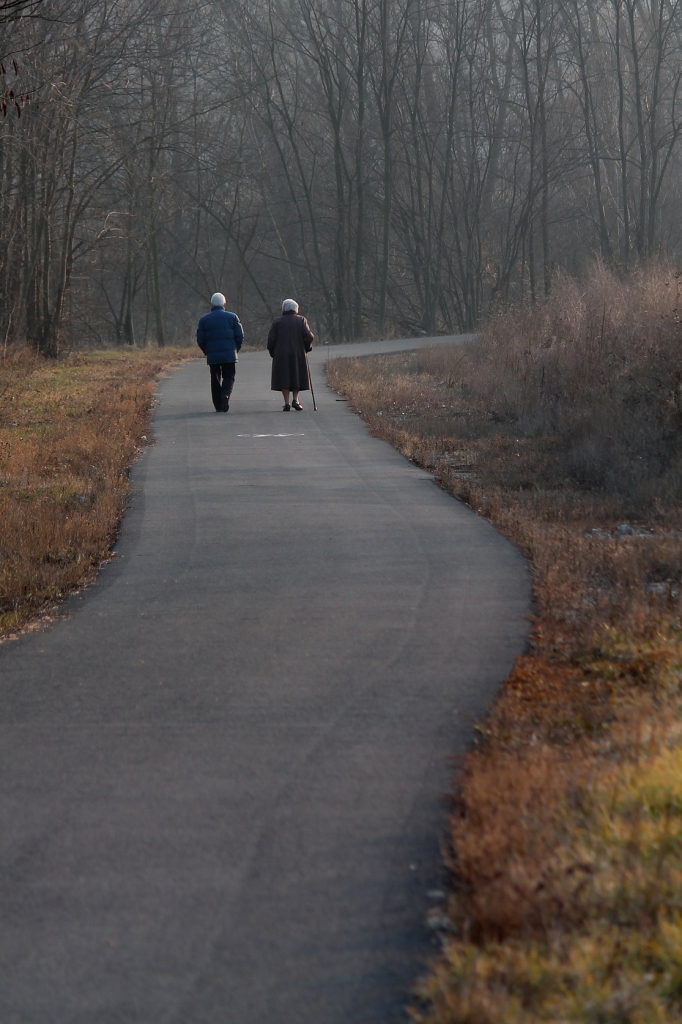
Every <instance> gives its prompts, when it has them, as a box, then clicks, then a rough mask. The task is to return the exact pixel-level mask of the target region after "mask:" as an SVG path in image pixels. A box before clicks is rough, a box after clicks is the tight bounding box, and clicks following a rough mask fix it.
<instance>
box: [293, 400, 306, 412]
mask: <svg viewBox="0 0 682 1024" xmlns="http://www.w3.org/2000/svg"><path fill="white" fill-rule="evenodd" d="M291 404H292V405H293V407H294V409H295V410H296V412H303V406H302V405H301V403H300V402H299V400H298V398H295V399H294V400H293V402H292V403H291Z"/></svg>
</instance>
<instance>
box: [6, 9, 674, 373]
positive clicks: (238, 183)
mask: <svg viewBox="0 0 682 1024" xmlns="http://www.w3.org/2000/svg"><path fill="white" fill-rule="evenodd" d="M0 12H1V14H2V21H1V23H0V55H1V56H2V62H3V63H2V71H3V78H2V80H0V94H1V96H0V98H1V100H2V113H3V115H4V116H3V117H2V118H0V193H1V197H2V217H1V222H0V233H1V244H0V260H1V261H2V274H1V275H0V332H1V333H0V344H1V345H3V347H6V346H7V345H11V344H13V343H14V342H16V341H22V340H24V339H27V340H28V341H29V342H30V343H31V344H32V345H34V346H35V347H36V348H37V349H38V350H40V351H41V352H44V353H46V354H49V353H54V352H56V351H57V350H58V349H59V347H60V346H61V345H64V344H69V345H71V344H74V343H75V344H78V343H88V344H90V343H95V344H96V343H101V344H109V343H112V342H113V343H120V344H135V343H138V344H139V343H142V342H146V341H148V340H150V341H153V342H156V343H158V344H159V345H163V344H166V343H170V342H178V341H180V342H182V341H185V340H188V339H189V337H190V332H191V330H192V327H193V325H194V322H195V320H196V317H197V315H198V314H199V313H201V312H203V311H204V310H205V308H206V298H207V296H209V295H210V294H211V292H213V291H214V290H216V289H220V290H222V291H224V292H225V293H226V294H227V296H228V305H229V306H230V307H231V308H233V309H236V310H237V311H238V312H239V313H240V315H241V316H242V318H243V320H244V323H245V326H246V329H247V337H248V338H249V340H251V341H254V342H259V341H261V340H262V339H263V331H264V327H265V324H266V323H267V322H268V320H269V319H270V317H271V316H272V315H274V314H275V312H276V310H277V309H278V305H279V302H280V300H281V298H282V297H283V296H284V295H285V294H293V295H295V296H296V298H297V299H298V300H299V302H301V305H302V308H303V309H304V310H305V312H306V314H307V315H308V316H309V318H310V320H311V321H312V323H313V325H314V327H315V328H316V329H317V331H318V332H319V333H320V334H321V335H323V336H324V337H326V338H329V339H336V340H344V339H350V338H357V337H360V336H362V335H366V336H368V335H369V336H371V335H372V334H373V333H376V332H379V331H380V332H384V333H389V332H390V331H397V332H401V333H408V332H409V333H422V332H424V333H429V334H430V333H434V332H438V331H448V332H450V331H456V330H459V329H467V328H470V327H472V326H473V325H475V324H476V323H477V322H478V321H479V320H480V318H481V317H482V316H483V315H485V314H486V312H487V311H488V310H489V309H490V308H491V306H492V305H493V304H495V303H496V302H499V301H507V300H510V299H515V298H518V297H527V298H530V299H531V300H532V299H534V298H535V297H540V296H541V295H543V294H546V293H548V292H549V291H550V290H551V287H552V280H553V277H554V275H555V273H556V270H557V268H560V267H564V268H566V269H568V270H569V271H571V272H579V271H580V268H581V266H582V265H583V264H584V262H585V261H586V260H588V259H590V258H592V257H593V256H594V255H595V254H596V255H598V256H600V257H601V258H602V259H603V260H604V261H606V262H609V263H613V264H614V265H616V266H618V267H621V266H626V265H627V264H629V263H632V262H633V261H639V260H642V259H643V258H646V257H647V256H649V255H651V254H655V253H657V252H659V251H661V250H664V251H667V252H672V253H675V252H676V251H677V250H678V249H679V247H680V245H681V244H682V240H681V234H682V204H681V202H680V198H681V197H680V180H681V179H680V146H679V143H680V134H681V133H682V109H681V106H680V102H681V99H682V98H681V97H680V95H679V93H680V83H681V80H682V12H681V11H680V7H679V4H678V3H677V2H676V0H314V2H313V0H243V2H240V0H222V2H221V0H203V2H202V3H194V4H189V5H188V4H186V3H180V2H179V0H42V2H40V0H39V2H36V3H33V4H30V5H28V6H26V4H25V3H22V2H20V3H19V6H12V4H11V3H5V4H4V5H0Z"/></svg>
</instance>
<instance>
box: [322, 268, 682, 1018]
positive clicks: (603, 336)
mask: <svg viewBox="0 0 682 1024" xmlns="http://www.w3.org/2000/svg"><path fill="white" fill-rule="evenodd" d="M679 308H680V277H679V275H678V274H677V273H675V272H674V271H673V270H672V269H671V268H669V267H666V266H660V265H658V266H649V267H646V268H643V269H640V270H638V271H637V272H634V273H632V274H630V275H629V276H628V277H627V278H626V279H625V280H622V279H619V278H617V277H616V276H614V275H613V274H611V273H610V272H608V271H607V270H606V269H604V268H603V267H601V266H595V267H594V268H593V270H592V272H591V273H590V275H589V277H588V280H587V281H586V282H584V283H582V284H579V283H577V282H575V281H571V280H563V281H560V282H558V285H557V288H556V290H555V293H554V295H553V296H552V297H551V298H550V299H549V300H548V301H547V302H546V303H545V304H544V305H542V306H540V307H537V308H535V309H526V308H524V309H518V310H508V311H505V312H502V313H500V314H499V315H498V316H496V317H495V318H494V319H493V320H491V321H490V322H489V323H488V324H487V325H486V327H485V329H484V331H483V333H482V335H481V337H480V340H479V341H478V342H477V343H476V344H473V345H470V346H466V347H461V348H454V347H438V348H436V347H434V348H432V349H429V350H424V351H422V352H419V353H415V354H409V355H403V356H392V357H385V358H374V359H364V360H363V359H356V360H352V361H350V360H342V361H341V360H340V361H338V362H336V363H333V364H331V366H330V368H329V376H330V381H331V383H332V385H333V386H334V387H335V388H336V389H337V390H338V391H339V392H341V393H342V394H344V395H346V396H347V397H348V398H349V399H350V401H351V403H352V405H353V406H354V408H355V409H356V410H357V411H358V412H360V413H361V415H362V416H363V417H364V418H365V419H366V421H367V422H368V423H369V424H370V426H371V428H372V430H373V432H374V433H375V434H377V435H378V436H382V437H385V438H387V439H388V440H389V441H391V442H392V443H393V444H394V445H396V446H397V447H398V448H399V449H400V450H401V451H403V452H404V453H405V454H406V455H407V456H408V457H409V458H411V459H412V460H414V461H415V462H416V463H417V464H419V465H422V466H425V467H428V468H430V469H432V470H433V472H434V473H435V474H436V476H437V478H438V479H439V480H440V482H441V484H442V486H443V487H445V488H446V489H447V490H449V491H450V492H451V493H452V494H454V495H456V496H458V497H460V498H462V499H463V500H465V501H467V502H469V503H470V504H471V505H472V507H473V508H475V509H476V510H477V511H478V512H480V513H481V514H482V515H485V516H486V517H488V518H489V519H490V520H491V521H492V522H494V523H495V524H496V525H497V526H498V528H499V529H501V530H502V531H503V532H504V533H506V534H507V535H508V536H509V537H510V538H511V539H512V540H514V541H515V542H516V543H517V544H519V545H520V546H521V547H522V548H523V550H524V551H525V552H526V553H527V555H528V557H529V559H530V564H531V569H532V573H533V581H534V591H535V598H536V609H535V615H534V624H533V636H532V648H531V651H530V652H529V653H528V654H526V655H524V656H523V657H521V658H519V659H518V661H517V663H516V666H515V668H514V671H513V672H512V674H511V675H510V676H509V678H508V679H507V680H506V681H505V684H504V687H503V689H502V692H501V695H500V697H499V699H498V701H497V702H496V704H495V706H494V708H493V710H492V711H491V713H490V715H489V716H488V718H487V719H486V721H485V722H484V723H482V725H481V726H479V735H480V738H479V741H478V743H477V745H476V748H475V749H474V750H473V751H472V752H471V753H470V754H469V755H468V756H467V758H466V760H465V763H464V765H463V769H462V772H461V774H460V775H459V777H458V779H457V796H456V798H455V800H454V806H453V813H452V818H451V832H450V837H449V852H448V860H449V864H450V867H451V871H452V881H453V889H452V894H451V896H450V898H449V903H448V910H447V926H446V928H445V930H444V932H443V934H442V939H443V953H442V956H441V957H440V959H439V960H438V961H437V962H436V963H435V964H434V966H433V969H432V971H431V973H430V974H429V975H428V976H427V977H426V978H425V979H424V980H423V981H422V982H421V983H420V985H419V988H418V994H417V998H416V1001H415V1004H414V1006H413V1009H412V1014H413V1017H414V1019H415V1020H417V1021H419V1022H422V1024H427V1022H428V1024H512V1022H514V1024H517V1022H524V1024H534V1022H540V1021H553V1022H569V1021H570V1022H578V1021H580V1022H589V1024H616V1022H618V1024H655V1022H666V1024H668V1022H670V1024H671V1022H673V1021H677V1020H680V1019H681V1018H682V895H681V893H682V716H681V711H682V702H681V700H680V681H681V675H682V630H681V624H680V600H681V596H680V595H681V594H682V521H681V519H682V517H681V515H680V509H679V499H680V497H681V496H682V474H681V473H680V469H681V464H680V461H681V458H682V449H681V447H680V441H681V440H682V405H681V397H680V396H681V392H680V388H681V382H682V337H681V335H680V315H679ZM440 919H441V920H442V915H440Z"/></svg>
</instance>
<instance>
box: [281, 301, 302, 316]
mask: <svg viewBox="0 0 682 1024" xmlns="http://www.w3.org/2000/svg"><path fill="white" fill-rule="evenodd" d="M282 312H283V313H298V302H297V301H296V299H285V300H284V302H283V303H282Z"/></svg>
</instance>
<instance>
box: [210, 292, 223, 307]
mask: <svg viewBox="0 0 682 1024" xmlns="http://www.w3.org/2000/svg"><path fill="white" fill-rule="evenodd" d="M226 302H227V299H226V298H225V296H224V295H223V293H222V292H214V294H213V295H212V296H211V305H212V306H224V305H225V303H226Z"/></svg>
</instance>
